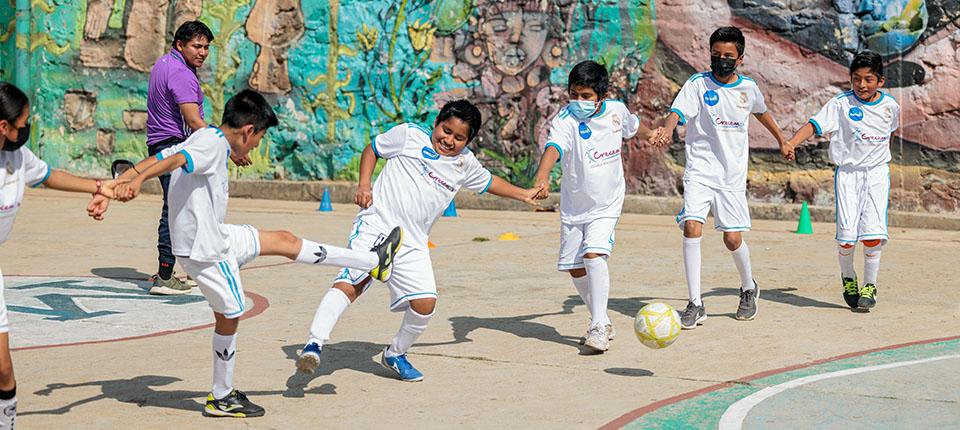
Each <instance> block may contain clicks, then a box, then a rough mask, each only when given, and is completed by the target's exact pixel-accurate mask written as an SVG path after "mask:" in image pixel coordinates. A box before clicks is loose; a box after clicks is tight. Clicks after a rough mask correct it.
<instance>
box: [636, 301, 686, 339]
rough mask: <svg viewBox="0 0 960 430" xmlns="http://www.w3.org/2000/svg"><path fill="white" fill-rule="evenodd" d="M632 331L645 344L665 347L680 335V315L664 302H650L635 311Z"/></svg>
mask: <svg viewBox="0 0 960 430" xmlns="http://www.w3.org/2000/svg"><path fill="white" fill-rule="evenodd" d="M633 331H634V332H635V333H636V334H637V339H640V343H642V344H644V345H645V346H647V347H649V348H653V349H660V348H666V347H668V346H670V344H671V343H673V341H675V340H677V336H680V315H679V314H677V311H676V310H674V309H673V307H672V306H670V305H668V304H666V303H650V304H649V305H646V306H644V307H643V308H641V309H640V312H637V319H636V320H634V322H633Z"/></svg>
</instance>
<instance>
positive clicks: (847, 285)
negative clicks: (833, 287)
mask: <svg viewBox="0 0 960 430" xmlns="http://www.w3.org/2000/svg"><path fill="white" fill-rule="evenodd" d="M840 279H841V280H842V281H843V301H845V302H847V306H849V307H850V309H856V308H857V305H858V302H859V301H860V284H857V278H840Z"/></svg>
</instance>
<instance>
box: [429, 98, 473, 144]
mask: <svg viewBox="0 0 960 430" xmlns="http://www.w3.org/2000/svg"><path fill="white" fill-rule="evenodd" d="M450 118H458V119H460V120H461V121H463V122H465V123H467V124H468V125H470V135H469V136H468V137H467V142H469V141H471V140H473V138H474V137H476V136H477V133H478V132H479V131H480V125H481V124H482V121H481V120H482V117H481V116H480V109H477V107H476V106H474V105H473V103H470V102H468V101H466V100H463V99H461V100H454V101H452V102H447V103H446V104H444V105H443V107H442V108H440V113H439V114H437V121H436V123H437V124H439V123H441V122H443V121H446V120H448V119H450Z"/></svg>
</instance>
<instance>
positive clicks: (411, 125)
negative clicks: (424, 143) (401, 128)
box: [407, 122, 432, 137]
mask: <svg viewBox="0 0 960 430" xmlns="http://www.w3.org/2000/svg"><path fill="white" fill-rule="evenodd" d="M407 126H408V127H412V128H415V129H417V130H420V131H422V132H423V133H424V134H426V135H427V137H429V136H430V134H431V133H432V132H431V131H430V130H427V128H426V127H424V126H422V125H420V124H414V123H412V122H408V123H407Z"/></svg>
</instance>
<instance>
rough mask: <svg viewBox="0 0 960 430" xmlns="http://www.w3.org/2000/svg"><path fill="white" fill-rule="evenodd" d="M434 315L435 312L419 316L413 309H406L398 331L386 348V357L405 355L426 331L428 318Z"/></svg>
mask: <svg viewBox="0 0 960 430" xmlns="http://www.w3.org/2000/svg"><path fill="white" fill-rule="evenodd" d="M434 313H436V310H434V311H433V312H431V313H430V315H420V314H418V313H417V312H416V311H414V310H413V308H407V311H406V312H404V314H403V322H402V323H401V324H400V330H398V331H397V334H396V335H395V336H394V337H393V342H391V343H390V347H389V348H387V352H386V355H387V357H396V356H398V355H403V354H406V353H407V351H408V350H410V347H411V346H413V343H414V342H416V341H417V338H418V337H420V335H421V334H423V332H424V330H426V329H427V323H428V322H430V317H432V316H433V314H434Z"/></svg>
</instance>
